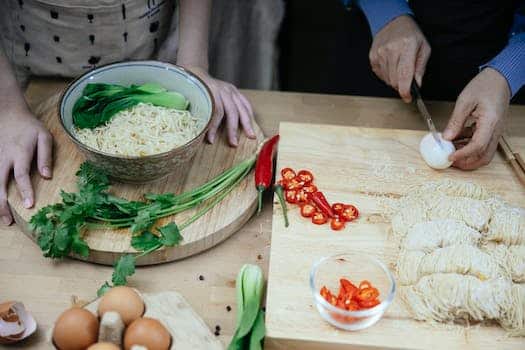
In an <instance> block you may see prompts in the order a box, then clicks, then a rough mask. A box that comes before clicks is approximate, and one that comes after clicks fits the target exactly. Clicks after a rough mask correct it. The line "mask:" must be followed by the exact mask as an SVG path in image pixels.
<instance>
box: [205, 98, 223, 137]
mask: <svg viewBox="0 0 525 350" xmlns="http://www.w3.org/2000/svg"><path fill="white" fill-rule="evenodd" d="M213 98H214V100H215V111H214V113H213V117H212V119H211V122H210V128H209V129H208V135H207V136H208V142H209V143H214V142H215V139H216V138H217V130H218V129H219V125H221V122H222V119H223V118H224V106H223V105H222V99H221V96H220V94H219V93H215V92H214V93H213Z"/></svg>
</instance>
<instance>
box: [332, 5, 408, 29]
mask: <svg viewBox="0 0 525 350" xmlns="http://www.w3.org/2000/svg"><path fill="white" fill-rule="evenodd" d="M341 1H342V2H343V5H345V6H346V7H348V6H350V5H351V4H354V5H357V6H359V7H360V8H361V10H362V11H363V12H364V14H365V16H366V19H367V20H368V24H369V25H370V30H371V32H372V35H373V36H375V35H376V34H377V33H378V32H379V31H380V30H381V29H382V28H383V27H384V26H386V25H387V24H388V23H389V22H390V21H392V20H393V19H395V18H397V17H399V16H402V15H413V13H412V10H411V9H410V7H409V6H408V3H407V1H406V0H341Z"/></svg>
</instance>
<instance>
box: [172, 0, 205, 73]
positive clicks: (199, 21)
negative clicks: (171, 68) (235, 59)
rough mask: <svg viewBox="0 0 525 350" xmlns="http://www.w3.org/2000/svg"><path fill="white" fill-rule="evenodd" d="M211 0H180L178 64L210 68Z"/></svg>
mask: <svg viewBox="0 0 525 350" xmlns="http://www.w3.org/2000/svg"><path fill="white" fill-rule="evenodd" d="M211 5H212V4H211V0H180V11H179V33H180V34H179V47H178V52H177V64H179V65H181V66H186V67H200V68H202V69H205V70H208V35H209V27H210V13H211Z"/></svg>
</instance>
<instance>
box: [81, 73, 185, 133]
mask: <svg viewBox="0 0 525 350" xmlns="http://www.w3.org/2000/svg"><path fill="white" fill-rule="evenodd" d="M139 103H151V104H153V105H155V106H161V107H167V108H175V109H181V110H185V109H188V105H189V102H188V100H187V99H186V98H185V97H184V96H183V95H181V94H179V93H178V92H175V91H168V90H166V89H165V88H164V87H162V86H161V85H159V84H156V83H146V84H143V85H131V86H130V87H124V86H121V85H116V84H103V83H94V84H87V85H86V86H85V88H84V90H83V92H82V96H81V97H80V98H79V99H78V100H77V101H76V102H75V105H74V106H73V123H74V124H75V126H76V127H78V128H80V129H86V128H87V129H93V128H96V127H97V126H100V125H104V124H105V123H107V122H108V121H109V120H110V119H111V118H112V117H113V116H114V115H115V114H116V113H118V112H120V111H122V110H125V109H129V108H131V107H133V106H135V105H137V104H139Z"/></svg>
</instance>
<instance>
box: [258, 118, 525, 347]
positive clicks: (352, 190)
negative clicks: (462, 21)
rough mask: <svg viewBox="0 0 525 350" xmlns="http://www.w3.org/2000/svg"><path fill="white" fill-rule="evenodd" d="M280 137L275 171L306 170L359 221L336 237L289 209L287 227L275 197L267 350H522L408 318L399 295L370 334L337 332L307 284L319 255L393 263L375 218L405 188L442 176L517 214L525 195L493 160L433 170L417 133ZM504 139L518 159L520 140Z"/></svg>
mask: <svg viewBox="0 0 525 350" xmlns="http://www.w3.org/2000/svg"><path fill="white" fill-rule="evenodd" d="M280 135H281V141H280V144H279V153H278V160H277V170H279V169H281V168H283V167H292V168H294V169H297V170H298V169H308V170H311V171H312V172H313V173H314V175H315V176H316V179H315V182H316V185H317V186H318V187H319V188H320V190H322V191H323V192H324V193H325V195H326V197H327V198H328V200H329V201H331V202H332V203H333V202H344V203H352V204H355V205H356V206H357V207H358V208H359V209H360V211H361V217H360V218H359V220H358V221H356V222H354V223H351V224H349V225H347V227H346V229H345V230H343V231H339V232H336V231H332V230H330V227H329V226H328V225H323V226H314V225H313V224H311V223H310V222H309V221H308V220H306V219H303V218H302V217H300V215H299V211H298V208H297V207H296V206H291V207H290V227H288V228H285V227H284V223H283V218H282V212H281V209H280V206H279V205H278V204H276V203H277V202H276V201H275V200H274V215H273V228H272V241H271V256H270V270H269V279H268V293H267V305H266V309H267V314H266V327H267V336H266V343H265V348H266V349H428V348H432V349H452V348H454V349H456V348H459V349H491V350H493V349H523V348H525V338H508V337H506V336H505V332H504V331H503V330H502V329H501V328H499V327H496V326H492V327H488V326H471V327H470V328H468V329H467V328H466V327H462V326H445V325H430V324H428V323H424V322H418V321H415V320H413V319H411V317H410V316H409V315H408V314H407V312H406V311H405V310H404V307H403V306H402V305H401V303H400V301H399V300H398V298H396V299H395V300H394V302H393V304H392V305H391V306H390V308H389V309H388V310H387V312H386V314H385V316H384V317H383V319H381V320H380V321H379V322H378V323H377V324H376V325H374V326H372V327H371V328H368V329H365V330H362V331H358V332H346V331H342V330H338V329H336V328H334V327H332V326H331V325H329V324H328V323H326V322H325V321H324V320H323V319H322V318H321V316H320V315H319V314H318V312H317V310H316V308H315V305H314V303H313V297H312V293H311V290H310V286H309V283H308V278H309V273H310V269H311V266H312V264H313V263H314V261H316V260H318V259H319V258H321V257H323V256H327V255H333V254H337V253H346V252H354V251H358V252H366V253H368V254H370V255H373V256H376V257H377V258H379V259H380V260H382V261H383V262H384V263H386V264H387V265H389V266H392V264H393V263H394V261H395V256H396V253H397V252H396V249H395V247H394V245H393V244H392V243H391V241H390V240H389V239H388V235H389V230H390V224H389V223H388V221H387V220H386V219H385V218H384V217H383V216H382V212H383V209H382V208H383V204H382V203H384V198H385V196H390V197H398V196H401V195H404V194H406V191H407V188H408V186H410V185H413V184H417V183H422V182H425V181H432V180H438V179H442V178H451V179H457V180H464V181H469V180H471V181H473V182H476V183H479V184H481V185H483V186H485V187H486V188H487V189H489V190H491V191H493V192H495V193H496V194H498V195H500V196H502V197H503V198H504V199H505V200H507V201H508V202H509V203H511V204H513V205H517V206H521V207H525V188H524V187H523V186H522V185H521V184H520V183H519V182H518V180H517V177H516V176H515V174H514V173H513V172H512V170H511V168H510V166H509V165H508V164H507V163H506V161H505V160H504V159H503V157H502V156H501V155H500V154H499V153H498V154H496V157H495V158H494V160H493V161H492V162H491V163H490V165H488V166H486V167H483V168H481V169H478V170H476V171H470V172H464V171H459V170H457V169H447V170H444V171H435V170H432V169H430V168H429V167H427V166H426V164H425V163H424V161H423V160H422V159H421V157H420V155H419V141H420V140H421V137H422V136H423V135H424V132H420V131H410V130H392V129H372V128H356V127H340V126H329V125H313V124H294V123H281V125H280ZM510 142H511V144H512V146H513V147H514V148H515V150H516V151H519V152H521V153H522V154H523V153H525V138H518V137H514V138H511V139H510ZM373 279H374V277H373V276H370V280H371V281H373Z"/></svg>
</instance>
